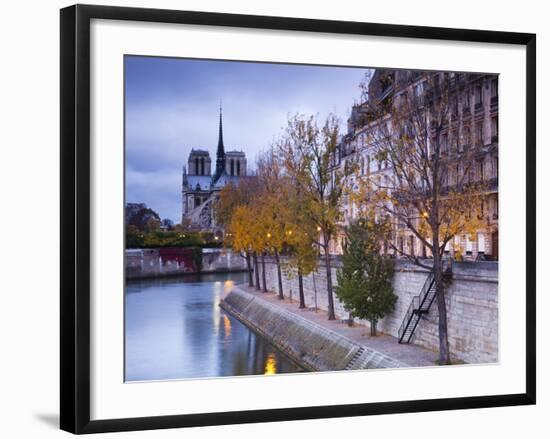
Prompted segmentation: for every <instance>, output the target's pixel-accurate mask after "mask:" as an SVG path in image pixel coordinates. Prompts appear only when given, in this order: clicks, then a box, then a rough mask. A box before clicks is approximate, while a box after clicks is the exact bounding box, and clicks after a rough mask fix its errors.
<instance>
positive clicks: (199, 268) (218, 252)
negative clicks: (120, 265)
mask: <svg viewBox="0 0 550 439" xmlns="http://www.w3.org/2000/svg"><path fill="white" fill-rule="evenodd" d="M198 251H200V249H199V250H197V249H193V248H176V247H170V248H152V249H127V250H126V251H125V258H124V259H125V270H126V278H127V279H143V278H151V277H164V276H177V275H182V274H190V273H195V274H196V273H218V272H231V271H244V270H246V261H245V259H244V258H243V257H241V256H240V255H239V254H237V253H233V252H232V251H229V250H225V249H202V252H200V253H198Z"/></svg>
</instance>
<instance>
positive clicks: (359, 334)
mask: <svg viewBox="0 0 550 439" xmlns="http://www.w3.org/2000/svg"><path fill="white" fill-rule="evenodd" d="M236 287H238V288H239V289H241V290H243V291H246V292H247V293H250V294H253V295H254V296H256V297H258V298H261V299H262V300H265V301H267V302H271V303H272V304H274V305H277V306H280V307H282V308H284V309H285V310H286V311H289V312H291V313H294V314H296V315H298V316H300V317H302V318H304V319H307V320H310V321H312V322H314V323H316V324H318V325H320V326H323V327H324V328H327V329H329V330H331V331H334V332H336V333H338V334H340V335H342V336H343V337H346V338H348V339H350V340H352V341H354V342H355V343H357V344H360V345H362V346H366V347H368V348H370V349H374V350H376V351H378V352H380V353H383V354H385V355H388V356H390V357H392V358H394V359H396V360H398V361H401V362H403V363H405V364H407V365H409V366H411V367H421V366H434V365H436V361H437V359H438V354H437V352H434V351H430V350H428V349H425V348H423V347H421V346H417V345H414V344H399V343H398V342H397V338H395V337H393V336H391V335H387V334H382V333H379V335H377V336H376V337H371V335H370V330H369V329H368V328H366V327H364V326H362V325H358V324H355V325H354V326H352V327H350V326H348V324H347V322H343V321H342V320H328V318H327V312H326V311H322V310H315V309H313V308H305V309H300V308H298V302H297V301H295V300H292V301H291V300H290V299H289V298H288V297H285V298H284V299H283V300H280V299H279V298H278V296H277V294H276V293H274V292H271V291H270V292H267V293H262V292H261V291H258V290H256V289H255V288H250V287H248V286H247V285H246V284H240V285H236Z"/></svg>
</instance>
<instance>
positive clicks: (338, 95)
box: [125, 56, 366, 223]
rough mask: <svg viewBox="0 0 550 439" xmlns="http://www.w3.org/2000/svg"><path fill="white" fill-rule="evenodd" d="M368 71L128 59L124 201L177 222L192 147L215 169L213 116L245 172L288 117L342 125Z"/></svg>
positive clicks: (304, 66) (126, 64) (170, 59)
mask: <svg viewBox="0 0 550 439" xmlns="http://www.w3.org/2000/svg"><path fill="white" fill-rule="evenodd" d="M365 73H366V69H364V68H349V67H324V66H307V65H290V64H271V63H253V62H235V61H210V60H190V59H179V58H158V57H140V56H126V57H125V130H126V138H125V143H126V144H125V154H126V202H130V203H145V204H147V206H148V207H150V208H152V209H153V210H155V211H156V212H157V213H158V214H159V215H160V217H161V218H169V219H171V220H172V221H174V222H175V223H179V222H180V221H181V174H182V167H183V166H184V165H186V164H187V158H188V156H189V152H190V151H191V148H195V149H206V150H208V151H209V152H210V157H211V158H212V166H213V168H214V167H215V162H216V146H217V142H218V117H219V116H218V114H219V107H220V102H221V103H222V109H223V130H224V145H225V150H226V151H229V150H242V151H244V152H245V153H246V156H247V160H248V164H249V168H252V169H253V168H254V163H255V161H256V158H257V156H258V155H259V153H260V152H261V151H263V150H266V149H267V148H269V146H270V145H271V144H272V143H273V142H274V141H275V140H276V139H277V138H278V137H279V136H280V135H281V133H282V129H283V128H284V127H285V126H286V121H287V119H288V116H289V115H294V114H296V113H300V114H305V115H311V114H317V115H318V116H319V119H320V120H322V119H323V118H324V117H326V115H327V114H328V113H330V112H332V113H334V114H336V115H337V116H338V117H339V118H340V119H341V121H342V128H344V127H345V122H346V120H347V118H348V117H349V114H350V111H351V106H352V105H353V103H354V102H357V101H358V100H359V97H360V90H359V84H360V82H361V81H362V79H363V78H364V75H365Z"/></svg>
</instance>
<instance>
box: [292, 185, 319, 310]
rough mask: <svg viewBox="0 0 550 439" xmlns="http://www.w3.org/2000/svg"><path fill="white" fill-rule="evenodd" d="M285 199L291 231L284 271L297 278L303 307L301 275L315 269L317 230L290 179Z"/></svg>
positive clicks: (317, 255) (317, 256) (303, 306)
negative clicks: (305, 211)
mask: <svg viewBox="0 0 550 439" xmlns="http://www.w3.org/2000/svg"><path fill="white" fill-rule="evenodd" d="M285 199H286V203H285V207H286V209H287V210H286V212H287V215H288V222H289V224H290V226H289V230H292V231H293V233H291V234H289V235H288V240H287V250H288V254H289V257H288V259H287V263H286V272H287V275H288V277H289V278H293V277H294V276H296V277H297V278H298V295H299V300H300V305H299V307H300V308H305V307H306V303H305V296H304V282H303V277H304V276H307V275H309V274H310V273H312V272H314V271H316V270H317V267H318V262H319V254H318V249H317V246H316V245H315V241H316V240H317V238H318V232H317V229H316V224H315V223H314V222H313V221H312V220H311V217H310V216H309V215H307V214H304V209H303V205H304V203H303V200H302V199H301V196H300V188H299V187H298V186H297V185H296V184H293V182H292V181H289V184H288V190H287V191H286V195H285Z"/></svg>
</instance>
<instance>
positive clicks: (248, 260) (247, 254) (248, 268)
mask: <svg viewBox="0 0 550 439" xmlns="http://www.w3.org/2000/svg"><path fill="white" fill-rule="evenodd" d="M246 268H247V272H248V286H249V287H253V286H254V282H253V281H252V263H251V262H250V252H246Z"/></svg>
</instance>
